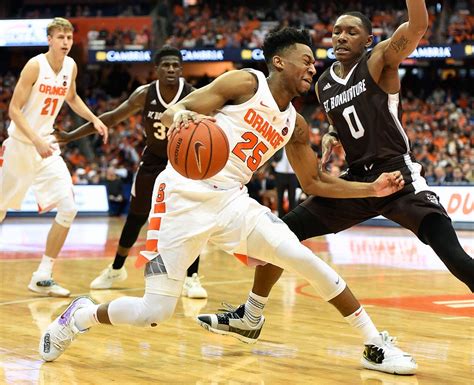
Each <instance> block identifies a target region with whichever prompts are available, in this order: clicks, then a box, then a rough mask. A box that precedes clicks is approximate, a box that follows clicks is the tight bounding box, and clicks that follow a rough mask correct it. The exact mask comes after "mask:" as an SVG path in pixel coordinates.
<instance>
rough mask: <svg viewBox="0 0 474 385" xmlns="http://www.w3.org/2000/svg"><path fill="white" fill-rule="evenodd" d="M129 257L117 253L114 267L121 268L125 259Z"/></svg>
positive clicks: (115, 268)
mask: <svg viewBox="0 0 474 385" xmlns="http://www.w3.org/2000/svg"><path fill="white" fill-rule="evenodd" d="M126 259H127V255H125V256H122V255H119V253H117V254H115V259H114V263H113V264H112V269H114V270H120V269H121V268H122V267H123V265H125V260H126Z"/></svg>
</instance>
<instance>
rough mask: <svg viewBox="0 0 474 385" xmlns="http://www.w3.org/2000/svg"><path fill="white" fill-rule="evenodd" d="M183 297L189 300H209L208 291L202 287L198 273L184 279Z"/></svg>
mask: <svg viewBox="0 0 474 385" xmlns="http://www.w3.org/2000/svg"><path fill="white" fill-rule="evenodd" d="M182 295H183V296H184V297H188V298H207V291H206V289H204V288H203V287H202V286H201V281H200V279H199V276H198V275H197V273H193V275H192V277H186V278H185V279H184V285H183V292H182Z"/></svg>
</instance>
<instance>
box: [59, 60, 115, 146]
mask: <svg viewBox="0 0 474 385" xmlns="http://www.w3.org/2000/svg"><path fill="white" fill-rule="evenodd" d="M76 76H77V65H76V64H75V63H74V68H73V73H72V80H71V87H69V92H68V94H67V96H66V102H67V104H68V105H69V106H70V107H71V108H72V110H73V111H74V112H75V113H76V114H78V115H79V116H80V117H82V118H84V119H85V120H87V121H89V122H91V123H92V125H93V126H94V128H95V129H96V130H97V132H98V133H99V134H100V135H102V136H103V137H104V143H105V142H107V137H108V130H107V127H106V126H105V125H104V123H102V121H101V120H100V119H99V118H98V117H97V116H95V115H94V114H93V112H92V111H91V110H90V109H89V107H87V105H86V103H84V101H83V100H82V99H81V97H80V96H79V95H78V94H77V91H76Z"/></svg>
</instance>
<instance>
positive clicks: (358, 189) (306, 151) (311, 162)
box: [286, 114, 404, 198]
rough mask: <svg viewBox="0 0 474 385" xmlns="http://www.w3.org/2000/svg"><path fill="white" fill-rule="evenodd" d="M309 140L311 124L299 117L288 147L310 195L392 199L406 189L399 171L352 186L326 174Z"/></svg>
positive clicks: (355, 183)
mask: <svg viewBox="0 0 474 385" xmlns="http://www.w3.org/2000/svg"><path fill="white" fill-rule="evenodd" d="M308 139H309V127H308V123H307V122H306V120H305V119H304V118H303V117H302V116H301V115H299V114H298V115H297V118H296V126H295V130H294V132H293V136H292V137H291V140H290V142H289V143H288V144H287V145H286V154H287V156H288V160H289V161H290V164H291V166H292V167H293V170H295V173H296V176H297V177H298V180H299V182H300V184H301V187H302V189H303V190H304V191H305V192H306V193H307V194H310V195H317V196H321V197H328V198H366V197H381V196H386V195H390V194H393V193H394V192H396V191H398V190H400V189H401V188H403V186H404V181H403V177H402V176H401V174H400V172H399V171H396V172H393V173H384V174H382V175H381V176H380V177H379V178H378V179H377V180H376V181H375V182H373V183H360V182H348V181H345V180H343V179H340V178H335V177H332V176H330V175H327V174H325V173H323V172H322V171H321V170H320V168H319V165H318V157H317V156H316V154H315V153H314V151H313V150H312V148H311V146H310V145H309V140H308Z"/></svg>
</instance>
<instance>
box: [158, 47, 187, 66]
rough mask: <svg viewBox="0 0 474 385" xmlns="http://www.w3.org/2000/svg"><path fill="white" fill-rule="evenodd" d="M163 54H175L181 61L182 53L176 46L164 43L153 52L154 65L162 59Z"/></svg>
mask: <svg viewBox="0 0 474 385" xmlns="http://www.w3.org/2000/svg"><path fill="white" fill-rule="evenodd" d="M164 56H176V57H177V58H178V59H179V61H180V62H181V63H182V62H183V55H181V51H180V50H179V49H178V48H175V47H172V46H170V45H164V46H163V47H161V48H160V49H159V50H158V51H156V52H155V56H154V57H153V63H154V64H155V65H156V66H157V65H159V64H160V61H161V59H163V57H164Z"/></svg>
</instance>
